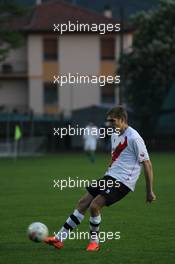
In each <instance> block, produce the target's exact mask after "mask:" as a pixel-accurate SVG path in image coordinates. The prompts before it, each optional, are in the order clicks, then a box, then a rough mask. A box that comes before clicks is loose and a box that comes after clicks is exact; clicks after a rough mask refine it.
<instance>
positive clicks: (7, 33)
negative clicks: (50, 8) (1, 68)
mask: <svg viewBox="0 0 175 264" xmlns="http://www.w3.org/2000/svg"><path fill="white" fill-rule="evenodd" d="M24 12H25V9H24V8H23V7H21V6H19V5H17V4H16V3H15V1H13V0H0V61H2V60H4V59H5V57H6V55H7V54H8V52H9V50H10V49H14V48H18V47H19V46H20V45H21V44H22V39H23V38H22V35H21V34H20V33H19V31H17V30H14V28H13V27H12V25H13V21H14V19H16V18H19V17H21V16H22V15H24Z"/></svg>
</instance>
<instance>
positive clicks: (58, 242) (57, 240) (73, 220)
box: [44, 193, 94, 249]
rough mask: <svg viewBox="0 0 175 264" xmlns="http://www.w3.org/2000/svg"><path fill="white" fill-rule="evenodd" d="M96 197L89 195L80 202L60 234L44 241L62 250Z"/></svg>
mask: <svg viewBox="0 0 175 264" xmlns="http://www.w3.org/2000/svg"><path fill="white" fill-rule="evenodd" d="M93 199H94V197H93V196H92V195H91V194H90V193H87V194H85V195H84V196H83V197H82V198H81V199H80V200H79V202H78V205H77V208H76V209H75V210H74V212H73V213H72V214H71V215H70V216H69V217H68V219H67V220H66V222H65V223H64V225H63V226H62V227H61V229H60V230H59V232H58V233H57V234H55V236H53V237H48V238H46V239H45V240H44V241H45V243H47V244H50V245H53V246H54V247H55V248H58V249H60V248H62V247H63V241H64V240H65V239H66V238H67V237H68V234H69V232H70V231H72V230H73V229H74V228H76V227H77V226H78V225H79V224H80V223H81V222H82V221H83V219H84V214H85V212H86V210H87V209H88V207H89V205H90V204H91V202H92V200H93Z"/></svg>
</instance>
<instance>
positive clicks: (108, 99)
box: [101, 84, 115, 104]
mask: <svg viewBox="0 0 175 264" xmlns="http://www.w3.org/2000/svg"><path fill="white" fill-rule="evenodd" d="M101 103H102V104H114V103H115V85H114V84H106V85H105V86H102V87H101Z"/></svg>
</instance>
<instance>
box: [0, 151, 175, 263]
mask: <svg viewBox="0 0 175 264" xmlns="http://www.w3.org/2000/svg"><path fill="white" fill-rule="evenodd" d="M151 157H152V161H153V166H154V174H155V192H156V195H157V201H156V202H155V203H154V204H152V205H147V204H145V185H144V177H143V175H142V176H141V177H140V179H139V181H138V183H137V188H136V191H135V192H134V193H130V194H129V195H128V196H127V197H126V198H124V199H123V200H122V201H120V202H119V203H118V204H115V205H113V206H111V207H110V208H104V210H103V212H102V219H103V221H102V225H101V231H106V232H108V231H112V232H117V231H119V232H120V235H121V238H120V239H119V240H108V241H107V242H106V243H102V244H101V251H99V252H93V253H90V252H86V251H85V247H86V244H87V242H88V241H87V240H76V241H72V240H69V241H66V243H65V248H64V249H62V250H61V251H57V250H55V249H54V248H52V247H49V246H47V245H45V244H42V243H34V242H31V241H30V240H28V238H27V237H26V228H27V226H28V225H29V224H30V223H32V222H35V221H40V222H43V223H45V224H46V225H47V226H48V227H49V230H50V234H52V233H53V232H54V231H57V230H58V229H59V228H60V226H61V225H62V224H63V223H64V221H65V219H66V218H67V216H68V215H69V214H70V213H71V212H72V209H73V208H74V206H75V205H76V203H77V201H78V199H79V198H80V197H81V195H82V194H84V190H83V189H65V190H63V191H60V190H59V189H58V188H55V189H54V188H53V180H54V179H64V178H66V177H69V176H70V177H79V178H85V179H87V178H88V179H93V178H99V177H100V176H101V175H103V172H104V170H105V168H106V165H107V164H108V158H109V157H108V155H105V154H101V155H98V156H97V160H96V163H95V164H91V163H89V162H88V160H87V159H86V156H85V155H84V154H59V155H57V156H44V157H41V158H35V159H34V158H33V159H19V160H17V161H16V162H14V161H13V160H10V159H6V160H5V159H4V160H2V159H1V160H0V196H1V198H0V221H1V225H0V227H1V231H0V263H3V264H4V263H7V264H11V263H14V264H19V263H21V264H29V263H30V264H35V263H37V264H40V263H41V264H46V263H47V264H55V263H81V264H82V263H93V264H95V263H109V264H111V263H117V264H125V263H126V264H130V263H133V264H142V263H145V264H147V263H154V264H165V263H168V264H171V263H175V253H174V252H175V248H174V246H175V227H174V226H175V221H174V220H175V210H174V208H175V206H174V205H175V191H174V190H175V154H174V153H164V154H158V153H154V154H152V155H151ZM88 218H89V213H87V215H86V218H85V220H84V221H83V223H82V224H81V225H80V227H79V231H87V230H88Z"/></svg>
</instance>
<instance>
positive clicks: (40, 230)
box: [27, 222, 49, 242]
mask: <svg viewBox="0 0 175 264" xmlns="http://www.w3.org/2000/svg"><path fill="white" fill-rule="evenodd" d="M48 234H49V231H48V228H47V226H46V225H44V224H43V223H40V222H35V223H32V224H30V225H29V227H28V229H27V236H28V238H29V239H30V240H32V241H34V242H41V241H43V239H44V238H46V237H47V236H48Z"/></svg>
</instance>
